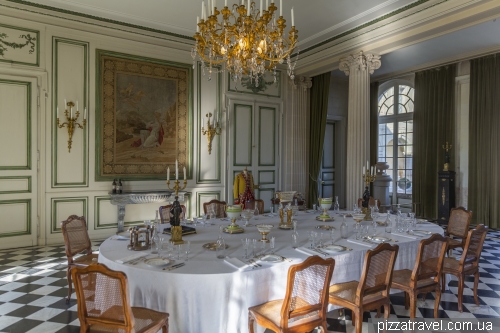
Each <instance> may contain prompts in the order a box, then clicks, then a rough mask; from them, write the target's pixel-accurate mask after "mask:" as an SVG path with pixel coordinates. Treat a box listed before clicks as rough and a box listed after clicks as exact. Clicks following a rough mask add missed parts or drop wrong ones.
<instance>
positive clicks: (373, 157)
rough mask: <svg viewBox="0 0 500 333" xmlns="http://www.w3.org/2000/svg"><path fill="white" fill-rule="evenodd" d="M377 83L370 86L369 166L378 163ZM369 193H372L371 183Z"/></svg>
mask: <svg viewBox="0 0 500 333" xmlns="http://www.w3.org/2000/svg"><path fill="white" fill-rule="evenodd" d="M378 86H379V83H378V82H373V83H371V84H370V165H375V164H376V163H377V162H378ZM370 185H371V190H370V191H371V193H373V183H370Z"/></svg>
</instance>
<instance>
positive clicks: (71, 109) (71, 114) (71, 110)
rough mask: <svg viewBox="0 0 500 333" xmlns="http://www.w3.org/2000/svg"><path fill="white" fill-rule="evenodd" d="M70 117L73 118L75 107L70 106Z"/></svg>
mask: <svg viewBox="0 0 500 333" xmlns="http://www.w3.org/2000/svg"><path fill="white" fill-rule="evenodd" d="M69 118H70V119H73V107H70V108H69Z"/></svg>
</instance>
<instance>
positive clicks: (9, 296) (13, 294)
mask: <svg viewBox="0 0 500 333" xmlns="http://www.w3.org/2000/svg"><path fill="white" fill-rule="evenodd" d="M24 295H26V293H20V292H17V291H9V292H6V293H4V294H1V295H0V302H10V301H12V300H14V299H16V298H18V297H21V296H24Z"/></svg>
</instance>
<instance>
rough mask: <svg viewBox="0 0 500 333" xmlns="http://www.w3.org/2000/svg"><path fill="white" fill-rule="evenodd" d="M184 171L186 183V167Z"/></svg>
mask: <svg viewBox="0 0 500 333" xmlns="http://www.w3.org/2000/svg"><path fill="white" fill-rule="evenodd" d="M183 171H184V181H186V167H184V169H183Z"/></svg>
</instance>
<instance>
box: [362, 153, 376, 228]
mask: <svg viewBox="0 0 500 333" xmlns="http://www.w3.org/2000/svg"><path fill="white" fill-rule="evenodd" d="M375 178H377V175H376V173H375V166H372V167H371V168H370V167H369V165H368V162H367V164H366V168H365V167H363V180H364V181H365V192H364V193H363V204H362V206H363V208H362V212H363V214H365V218H364V220H365V221H371V220H372V217H371V212H370V208H369V207H368V206H369V202H370V183H373V182H374V181H375Z"/></svg>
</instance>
